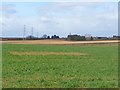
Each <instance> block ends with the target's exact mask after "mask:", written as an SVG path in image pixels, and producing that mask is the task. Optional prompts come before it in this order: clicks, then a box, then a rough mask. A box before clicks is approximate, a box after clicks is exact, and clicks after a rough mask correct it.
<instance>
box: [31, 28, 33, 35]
mask: <svg viewBox="0 0 120 90" xmlns="http://www.w3.org/2000/svg"><path fill="white" fill-rule="evenodd" d="M31 36H33V27H32V29H31Z"/></svg>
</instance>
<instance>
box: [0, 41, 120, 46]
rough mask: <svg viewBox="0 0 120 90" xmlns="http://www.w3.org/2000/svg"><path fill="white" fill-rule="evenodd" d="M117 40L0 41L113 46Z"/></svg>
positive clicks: (8, 42)
mask: <svg viewBox="0 0 120 90" xmlns="http://www.w3.org/2000/svg"><path fill="white" fill-rule="evenodd" d="M118 42H119V41H118V40H104V41H65V40H24V41H23V40H16V41H15V40H14V41H0V43H3V44H58V45H59V44H60V45H67V44H113V43H116V44H117V43H118Z"/></svg>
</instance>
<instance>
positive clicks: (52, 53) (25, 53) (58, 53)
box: [10, 52, 88, 56]
mask: <svg viewBox="0 0 120 90" xmlns="http://www.w3.org/2000/svg"><path fill="white" fill-rule="evenodd" d="M10 54H12V55H19V56H23V55H73V56H80V55H88V54H85V53H78V52H10Z"/></svg>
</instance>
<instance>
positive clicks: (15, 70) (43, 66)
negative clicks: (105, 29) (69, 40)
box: [2, 44, 118, 88]
mask: <svg viewBox="0 0 120 90" xmlns="http://www.w3.org/2000/svg"><path fill="white" fill-rule="evenodd" d="M2 66H3V83H2V85H3V87H4V88H8V87H12V88H13V87H16V88H74V87H76V88H78V87H81V88H85V87H87V88H103V87H106V88H113V87H118V48H117V46H116V45H111V46H108V45H107V46H104V45H100V46H98V45H97V46H95V45H94V46H80V45H16V44H3V63H2Z"/></svg>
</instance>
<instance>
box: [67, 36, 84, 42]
mask: <svg viewBox="0 0 120 90" xmlns="http://www.w3.org/2000/svg"><path fill="white" fill-rule="evenodd" d="M67 40H70V41H83V40H86V39H85V36H80V35H68V36H67Z"/></svg>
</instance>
